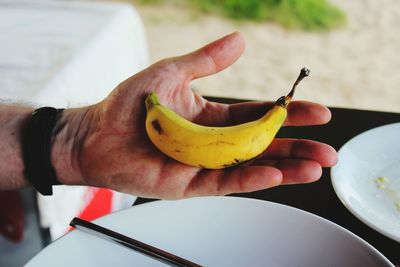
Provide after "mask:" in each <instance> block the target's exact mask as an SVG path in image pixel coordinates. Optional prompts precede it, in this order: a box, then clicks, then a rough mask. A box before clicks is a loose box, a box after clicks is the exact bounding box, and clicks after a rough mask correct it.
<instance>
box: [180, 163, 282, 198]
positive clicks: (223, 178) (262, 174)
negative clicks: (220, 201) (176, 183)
mask: <svg viewBox="0 0 400 267" xmlns="http://www.w3.org/2000/svg"><path fill="white" fill-rule="evenodd" d="M281 182H282V173H281V172H280V171H279V170H278V169H276V168H273V167H270V166H248V167H243V168H241V167H239V168H232V169H224V170H205V169H204V170H201V171H200V172H199V173H198V174H197V176H195V177H194V178H193V180H192V181H191V183H190V185H189V186H188V187H187V189H186V192H185V197H193V196H200V195H227V194H231V193H240V192H252V191H257V190H261V189H265V188H270V187H273V186H277V185H280V184H281Z"/></svg>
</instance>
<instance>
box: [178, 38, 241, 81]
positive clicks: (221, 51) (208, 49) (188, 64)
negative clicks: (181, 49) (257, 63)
mask: <svg viewBox="0 0 400 267" xmlns="http://www.w3.org/2000/svg"><path fill="white" fill-rule="evenodd" d="M244 48H245V41H244V38H243V37H242V35H241V34H240V33H238V32H234V33H231V34H229V35H227V36H224V37H222V38H221V39H219V40H216V41H214V42H212V43H210V44H208V45H206V46H204V47H202V48H200V49H198V50H196V51H194V52H192V53H189V54H186V55H183V56H180V57H176V58H174V63H175V64H176V66H177V67H178V68H179V69H180V70H182V71H183V72H184V73H186V76H187V77H188V78H189V79H190V80H192V79H196V78H200V77H203V76H207V75H211V74H214V73H217V72H219V71H221V70H223V69H225V68H226V67H228V66H230V65H232V64H233V63H234V62H235V61H236V60H237V59H238V58H239V57H240V56H241V54H242V53H243V51H244Z"/></svg>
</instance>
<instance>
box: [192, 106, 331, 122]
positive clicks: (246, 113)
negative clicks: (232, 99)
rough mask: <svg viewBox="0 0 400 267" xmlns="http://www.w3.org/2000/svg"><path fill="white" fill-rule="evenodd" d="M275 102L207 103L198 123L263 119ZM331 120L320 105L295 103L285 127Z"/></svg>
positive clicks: (326, 111)
mask: <svg viewBox="0 0 400 267" xmlns="http://www.w3.org/2000/svg"><path fill="white" fill-rule="evenodd" d="M273 104H274V103H273V102H263V103H261V102H242V103H237V104H231V105H227V104H222V103H216V102H207V103H206V104H205V105H204V108H203V109H202V111H201V113H200V114H199V115H198V117H197V118H196V122H197V123H200V124H204V125H214V126H226V125H236V124H240V123H244V122H247V121H252V120H256V119H258V118H260V117H262V116H263V115H264V114H265V113H266V112H267V111H268V110H269V109H270V108H271V107H272V105H273ZM330 119H331V112H330V110H329V109H328V108H327V107H325V106H323V105H320V104H317V103H312V102H307V101H293V102H291V103H290V104H289V105H288V116H287V118H286V121H285V123H284V125H285V126H306V125H321V124H325V123H327V122H329V121H330Z"/></svg>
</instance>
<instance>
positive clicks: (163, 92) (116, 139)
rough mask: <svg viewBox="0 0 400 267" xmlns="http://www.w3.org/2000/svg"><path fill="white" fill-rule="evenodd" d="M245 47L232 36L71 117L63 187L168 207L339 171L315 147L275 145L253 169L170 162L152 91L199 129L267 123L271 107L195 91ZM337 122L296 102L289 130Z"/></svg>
mask: <svg viewBox="0 0 400 267" xmlns="http://www.w3.org/2000/svg"><path fill="white" fill-rule="evenodd" d="M244 47H245V42H244V39H243V37H242V36H241V35H240V34H239V33H233V34H230V35H228V36H225V37H223V38H221V39H219V40H217V41H215V42H213V43H211V44H208V45H207V46H205V47H203V48H200V49H199V50H196V51H194V52H192V53H189V54H187V55H184V56H179V57H174V58H169V59H165V60H162V61H160V62H157V63H156V64H154V65H152V66H150V67H149V68H147V69H145V70H143V71H142V72H140V73H138V74H136V75H134V76H132V77H130V78H129V79H127V80H126V81H124V82H122V83H121V84H120V85H119V86H118V87H117V88H116V89H115V90H114V91H113V92H112V93H111V94H110V95H109V96H108V97H107V98H106V99H105V100H104V101H102V102H101V103H99V104H96V105H93V106H90V107H86V108H81V109H76V110H70V111H67V112H65V115H64V117H63V118H62V120H61V123H64V124H65V125H66V126H65V125H64V128H62V127H61V128H62V130H61V131H60V134H59V136H58V137H57V140H58V141H59V140H61V141H62V142H60V143H63V144H64V145H60V146H58V147H57V148H56V149H55V150H54V152H53V154H54V158H55V159H54V165H55V166H56V171H57V173H58V176H59V179H60V180H61V181H62V182H64V183H66V184H87V185H93V186H100V187H108V188H111V189H115V190H118V191H122V192H128V193H131V194H134V195H137V196H144V197H155V198H164V199H178V198H186V197H193V196H201V195H225V194H229V193H234V192H249V191H255V190H261V189H265V188H270V187H273V186H278V185H281V184H298V183H308V182H313V181H316V180H318V179H319V178H320V177H321V174H322V167H330V166H332V165H334V164H335V163H336V160H337V155H336V152H335V150H334V149H333V148H332V147H330V146H329V145H326V144H322V143H319V142H316V141H311V140H298V139H275V140H274V141H273V143H272V144H271V146H270V147H269V148H268V150H267V151H266V152H265V153H264V154H263V156H262V157H260V158H259V159H258V160H256V161H254V162H252V164H251V165H248V166H239V167H235V168H228V169H222V170H207V169H201V168H197V167H190V166H187V165H184V164H182V163H179V162H177V161H175V160H173V159H170V158H168V157H167V156H165V155H163V154H162V153H161V152H159V151H158V150H157V148H155V147H154V145H153V144H152V143H151V142H150V140H149V138H148V137H147V134H146V131H145V116H146V110H145V105H144V100H145V98H146V96H147V95H148V94H149V93H150V92H151V91H155V92H157V94H158V96H159V99H160V102H161V103H163V105H166V106H168V107H170V108H172V109H173V110H174V111H176V112H177V113H178V114H180V115H182V116H183V117H185V118H186V119H189V120H191V121H194V122H196V123H199V124H204V125H218V126H223V125H232V124H237V123H241V122H245V121H249V120H253V119H256V118H258V117H259V116H261V115H263V114H264V113H265V111H266V110H267V109H268V107H269V106H271V103H272V102H270V103H255V102H251V103H250V102H249V103H240V104H233V105H227V104H219V103H213V102H209V101H207V100H205V99H204V98H202V97H201V96H199V95H197V94H195V93H194V92H193V91H191V90H190V87H189V83H190V81H192V80H193V79H197V78H200V77H204V76H207V75H211V74H214V73H217V72H219V71H221V70H222V69H224V68H226V67H228V66H230V65H231V64H232V63H233V62H235V61H236V60H237V59H238V58H239V57H240V55H241V54H242V52H243V50H244ZM294 78H295V77H294ZM291 82H292V81H288V87H289V86H290V84H291ZM330 116H331V115H330V112H329V110H328V109H327V108H326V107H324V106H321V105H319V104H315V103H310V102H304V101H293V102H292V103H291V104H290V105H289V107H288V118H287V120H286V122H285V125H286V126H287V125H291V126H304V125H318V124H324V123H327V122H328V121H329V120H330ZM71 137H74V138H71ZM65 140H69V141H70V142H67V141H65ZM71 140H73V141H71ZM60 151H64V152H65V151H69V156H68V157H64V156H59V155H61V154H60ZM57 156H59V157H57ZM68 169H70V170H68Z"/></svg>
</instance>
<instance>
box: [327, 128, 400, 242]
mask: <svg viewBox="0 0 400 267" xmlns="http://www.w3.org/2000/svg"><path fill="white" fill-rule="evenodd" d="M331 177H332V184H333V187H334V189H335V191H336V194H337V195H338V197H339V198H340V199H341V201H342V202H343V203H344V205H345V206H346V207H347V208H348V209H349V210H350V211H351V212H352V213H353V214H354V215H355V216H356V217H357V218H359V219H360V220H361V221H363V222H364V223H365V224H367V225H368V226H370V227H371V228H373V229H375V230H376V231H378V232H380V233H382V234H384V235H386V236H387V237H389V238H392V239H394V240H396V241H398V242H400V123H394V124H388V125H385V126H381V127H378V128H374V129H371V130H368V131H366V132H363V133H361V134H360V135H357V136H356V137H354V138H352V139H351V140H350V141H348V142H347V143H346V144H345V145H344V146H343V147H342V148H341V149H340V150H339V162H338V164H337V165H336V166H335V167H333V168H332V171H331Z"/></svg>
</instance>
